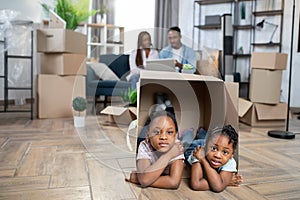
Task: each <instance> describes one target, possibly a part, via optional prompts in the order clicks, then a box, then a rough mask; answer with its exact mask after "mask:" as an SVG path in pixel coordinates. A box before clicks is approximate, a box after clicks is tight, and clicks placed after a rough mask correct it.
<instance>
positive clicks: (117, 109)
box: [101, 106, 127, 116]
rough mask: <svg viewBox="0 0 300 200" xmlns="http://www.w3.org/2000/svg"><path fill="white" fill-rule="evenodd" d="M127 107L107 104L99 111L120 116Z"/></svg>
mask: <svg viewBox="0 0 300 200" xmlns="http://www.w3.org/2000/svg"><path fill="white" fill-rule="evenodd" d="M126 110H127V108H124V107H116V106H107V107H106V108H104V109H103V110H102V111H101V114H108V115H116V116H120V115H122V114H123V113H124V112H125V111H126Z"/></svg>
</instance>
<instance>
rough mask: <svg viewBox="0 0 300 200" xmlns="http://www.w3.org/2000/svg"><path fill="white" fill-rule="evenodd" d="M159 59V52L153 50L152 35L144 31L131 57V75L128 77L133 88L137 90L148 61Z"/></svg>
mask: <svg viewBox="0 0 300 200" xmlns="http://www.w3.org/2000/svg"><path fill="white" fill-rule="evenodd" d="M156 58H158V51H157V50H156V49H153V48H152V43H151V35H150V33H148V32H147V31H142V32H140V33H139V35H138V41H137V49H134V50H133V51H132V52H131V53H130V55H129V64H130V74H129V75H128V76H127V77H126V78H127V80H128V81H130V82H131V88H132V89H135V88H136V83H137V82H138V81H139V78H140V71H141V70H143V69H144V68H145V66H146V60H151V59H156Z"/></svg>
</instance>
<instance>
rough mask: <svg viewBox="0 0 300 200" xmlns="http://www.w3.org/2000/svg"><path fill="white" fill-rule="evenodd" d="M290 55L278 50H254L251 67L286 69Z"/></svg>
mask: <svg viewBox="0 0 300 200" xmlns="http://www.w3.org/2000/svg"><path fill="white" fill-rule="evenodd" d="M287 58H288V55H287V54H285V53H276V52H253V53H252V55H251V67H252V68H256V69H271V70H285V69H286V64H287Z"/></svg>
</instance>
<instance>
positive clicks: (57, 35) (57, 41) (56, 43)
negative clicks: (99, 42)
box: [36, 28, 87, 54]
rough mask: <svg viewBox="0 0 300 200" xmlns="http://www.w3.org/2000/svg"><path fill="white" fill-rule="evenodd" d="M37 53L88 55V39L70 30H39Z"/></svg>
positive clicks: (37, 32) (37, 31)
mask: <svg viewBox="0 0 300 200" xmlns="http://www.w3.org/2000/svg"><path fill="white" fill-rule="evenodd" d="M36 34H37V51H38V52H42V53H78V54H86V51H87V45H86V43H87V37H86V35H84V34H82V33H78V32H75V31H72V30H68V29H60V28H53V29H37V30H36Z"/></svg>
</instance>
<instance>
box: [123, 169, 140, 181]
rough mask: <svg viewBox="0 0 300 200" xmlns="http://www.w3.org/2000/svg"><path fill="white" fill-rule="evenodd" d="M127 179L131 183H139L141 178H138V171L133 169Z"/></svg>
mask: <svg viewBox="0 0 300 200" xmlns="http://www.w3.org/2000/svg"><path fill="white" fill-rule="evenodd" d="M125 181H127V182H130V183H135V184H139V180H138V177H137V172H136V171H132V172H131V173H130V177H129V179H128V178H125Z"/></svg>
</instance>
